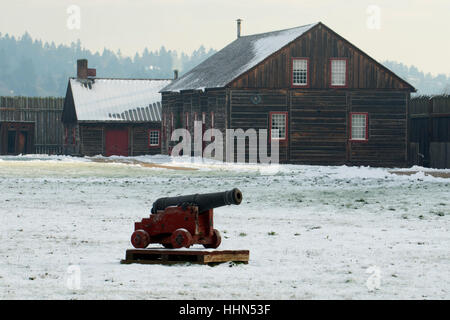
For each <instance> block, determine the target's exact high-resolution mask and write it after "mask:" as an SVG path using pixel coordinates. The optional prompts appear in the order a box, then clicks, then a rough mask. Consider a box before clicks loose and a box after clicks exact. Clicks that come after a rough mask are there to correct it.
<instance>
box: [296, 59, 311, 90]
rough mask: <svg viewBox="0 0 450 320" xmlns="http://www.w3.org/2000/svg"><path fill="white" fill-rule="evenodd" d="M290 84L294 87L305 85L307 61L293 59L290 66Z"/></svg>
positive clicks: (306, 81)
mask: <svg viewBox="0 0 450 320" xmlns="http://www.w3.org/2000/svg"><path fill="white" fill-rule="evenodd" d="M292 82H293V84H295V85H307V83H308V60H306V59H294V60H293V64H292Z"/></svg>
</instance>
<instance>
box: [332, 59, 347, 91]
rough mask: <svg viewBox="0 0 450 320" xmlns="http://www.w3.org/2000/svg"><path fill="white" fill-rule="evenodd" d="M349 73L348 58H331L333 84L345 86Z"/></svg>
mask: <svg viewBox="0 0 450 320" xmlns="http://www.w3.org/2000/svg"><path fill="white" fill-rule="evenodd" d="M346 74H347V61H346V60H331V85H333V86H345V84H346V83H345V80H346V79H345V78H346Z"/></svg>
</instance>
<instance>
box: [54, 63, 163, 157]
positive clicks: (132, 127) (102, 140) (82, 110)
mask: <svg viewBox="0 0 450 320" xmlns="http://www.w3.org/2000/svg"><path fill="white" fill-rule="evenodd" d="M95 74H96V72H95V69H89V68H87V60H79V61H78V71H77V78H71V79H70V80H69V83H68V86H67V93H66V98H65V102H64V110H63V113H62V122H63V124H64V154H69V155H83V156H94V155H104V156H112V155H120V156H136V155H144V154H160V153H161V94H160V93H159V91H160V90H161V89H162V88H163V87H165V86H167V85H168V84H169V83H170V82H171V81H172V80H152V79H105V78H96V77H95Z"/></svg>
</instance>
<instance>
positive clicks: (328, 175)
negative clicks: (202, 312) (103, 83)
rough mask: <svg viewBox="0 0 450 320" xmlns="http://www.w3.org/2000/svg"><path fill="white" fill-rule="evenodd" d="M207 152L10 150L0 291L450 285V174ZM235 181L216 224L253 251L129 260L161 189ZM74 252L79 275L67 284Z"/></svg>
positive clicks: (232, 295) (2, 173)
mask: <svg viewBox="0 0 450 320" xmlns="http://www.w3.org/2000/svg"><path fill="white" fill-rule="evenodd" d="M113 159H116V160H117V162H118V163H109V162H101V161H98V160H113ZM133 159H134V160H136V161H141V162H147V163H159V164H165V165H174V166H180V165H183V166H186V167H194V168H197V169H198V170H193V171H177V170H168V169H164V168H147V167H144V166H139V165H134V164H133V165H128V164H126V163H124V162H126V160H133ZM197 160H199V159H188V158H187V157H186V158H183V159H172V158H170V157H167V156H142V157H133V158H123V157H117V158H115V157H108V158H104V159H102V157H95V158H71V157H62V156H44V155H36V156H21V157H0V188H1V190H2V192H1V193H0V201H1V203H2V206H1V207H0V287H1V288H2V290H0V299H142V298H145V299H420V300H422V299H449V298H450V282H449V281H448V270H449V268H450V260H449V259H448V258H447V257H448V248H449V246H450V180H449V179H442V178H433V177H431V176H423V172H421V173H418V176H417V177H414V176H406V175H395V174H391V173H389V171H391V170H392V169H385V168H368V167H346V166H329V167H327V166H296V165H280V166H279V170H278V171H277V173H276V174H274V175H263V174H261V172H260V170H259V169H260V165H244V164H223V163H219V162H215V161H212V160H207V161H204V162H200V161H197ZM234 187H238V188H240V189H241V191H242V193H243V202H242V204H241V205H240V206H227V207H222V208H218V209H216V210H215V215H214V224H215V228H217V229H218V230H220V232H221V234H222V244H221V246H220V247H219V249H224V250H228V249H229V250H233V249H236V250H239V249H249V250H250V262H249V264H248V265H234V264H228V263H225V264H221V265H218V266H216V267H213V268H212V267H208V266H201V265H190V264H181V265H174V266H163V265H137V264H131V265H121V264H120V263H119V261H120V260H121V259H123V258H124V255H125V250H126V249H128V248H131V244H130V236H131V233H132V232H133V228H134V222H135V221H140V220H141V219H142V218H143V217H146V216H148V215H149V214H150V208H151V205H152V203H153V201H154V200H156V199H157V198H159V197H164V196H175V195H182V194H191V193H203V192H214V191H225V190H230V189H231V188H234ZM152 246H154V247H158V245H152ZM196 247H197V248H202V247H201V246H196ZM73 265H75V266H79V270H80V280H81V287H80V288H79V289H78V288H75V289H74V288H70V287H68V286H67V282H68V279H69V278H70V277H71V276H72V275H71V274H70V273H68V270H69V269H68V268H69V266H73ZM373 267H376V268H379V270H380V271H381V279H380V280H381V281H380V286H379V288H378V289H377V290H369V288H368V286H367V280H368V278H369V277H370V274H368V273H366V271H367V270H372V269H373ZM370 268H372V269H370ZM186 275H189V276H188V277H187V276H186Z"/></svg>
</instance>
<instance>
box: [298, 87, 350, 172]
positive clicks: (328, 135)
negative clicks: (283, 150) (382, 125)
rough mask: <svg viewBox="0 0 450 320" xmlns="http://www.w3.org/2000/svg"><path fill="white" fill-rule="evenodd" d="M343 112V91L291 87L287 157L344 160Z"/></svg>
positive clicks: (315, 161) (321, 161)
mask: <svg viewBox="0 0 450 320" xmlns="http://www.w3.org/2000/svg"><path fill="white" fill-rule="evenodd" d="M347 115H348V111H347V94H346V92H345V91H325V92H323V91H317V90H316V91H308V92H299V91H292V92H291V107H290V143H289V146H290V161H291V162H292V163H308V164H343V163H346V161H347V154H346V153H347V150H346V147H347V140H348V139H347Z"/></svg>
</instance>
